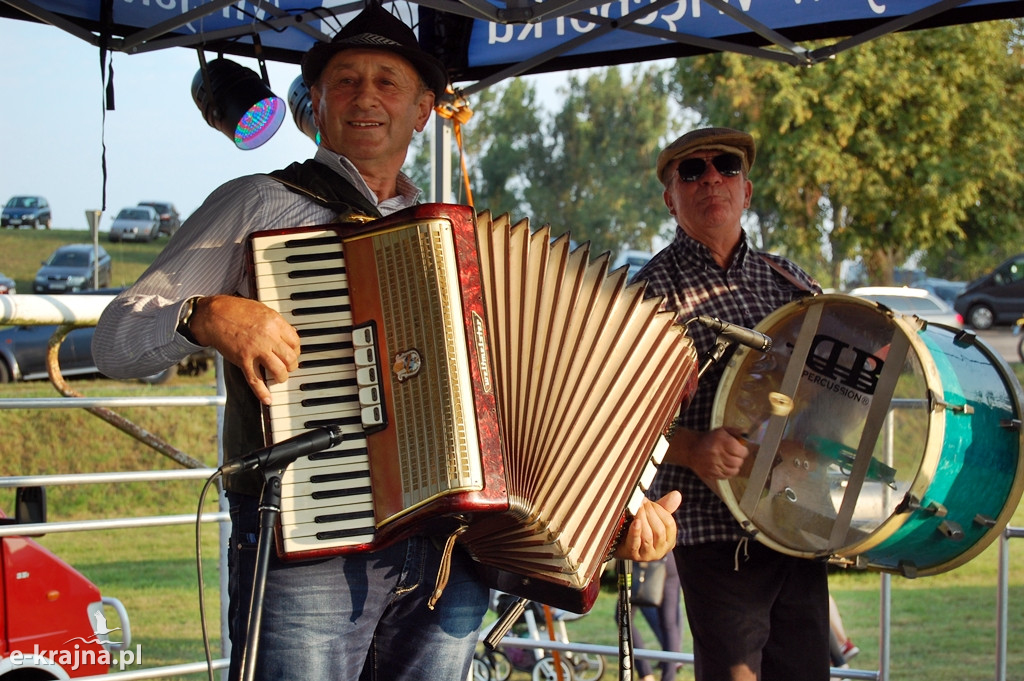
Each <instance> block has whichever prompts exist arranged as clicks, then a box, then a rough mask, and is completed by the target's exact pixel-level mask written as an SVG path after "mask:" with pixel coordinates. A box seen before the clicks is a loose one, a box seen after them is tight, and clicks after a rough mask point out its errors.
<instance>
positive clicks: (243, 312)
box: [189, 295, 300, 405]
mask: <svg viewBox="0 0 1024 681" xmlns="http://www.w3.org/2000/svg"><path fill="white" fill-rule="evenodd" d="M189 330H190V331H192V335H193V336H195V337H196V340H197V341H199V342H200V343H201V344H202V345H206V346H209V347H212V348H214V349H216V350H217V351H218V352H220V354H221V355H223V356H224V359H226V360H227V361H229V362H231V363H232V364H234V365H235V366H237V367H238V368H239V369H241V370H242V373H244V374H245V380H246V381H247V382H248V383H249V387H250V388H252V391H253V392H254V393H255V394H256V397H258V398H259V400H260V402H262V403H264V404H268V405H269V404H270V391H269V390H268V389H267V385H266V383H265V382H264V380H263V375H264V373H265V374H266V376H267V378H268V379H273V380H274V381H277V382H279V383H280V382H282V381H284V380H286V379H287V378H288V373H289V372H291V371H295V369H297V368H298V366H299V350H300V341H299V334H298V333H297V332H296V331H295V329H294V328H293V327H292V326H291V324H289V323H288V322H286V321H285V320H284V317H282V316H281V315H279V314H278V313H277V312H275V311H274V310H271V309H270V308H269V307H267V306H266V305H264V304H263V303H261V302H259V301H257V300H250V299H248V298H240V297H238V296H223V295H222V296H207V297H203V298H200V299H199V300H198V301H196V307H195V311H194V312H193V313H192V318H191V320H190V321H189Z"/></svg>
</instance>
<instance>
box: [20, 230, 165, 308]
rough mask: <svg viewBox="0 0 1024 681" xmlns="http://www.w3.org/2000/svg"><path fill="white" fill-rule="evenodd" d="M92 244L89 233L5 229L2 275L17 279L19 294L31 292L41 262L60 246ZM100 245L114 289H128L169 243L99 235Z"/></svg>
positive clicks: (84, 231) (162, 239)
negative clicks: (108, 260)
mask: <svg viewBox="0 0 1024 681" xmlns="http://www.w3.org/2000/svg"><path fill="white" fill-rule="evenodd" d="M76 243H87V244H89V243H92V235H91V234H90V233H89V231H88V230H73V229H51V230H45V229H39V230H36V229H2V230H0V272H3V273H4V274H6V275H7V276H8V277H11V278H12V279H14V281H15V282H17V285H18V293H31V292H32V280H33V279H34V278H35V274H36V271H37V270H38V269H39V266H40V264H41V263H42V261H44V260H46V259H47V258H48V257H49V256H50V254H51V253H53V252H54V251H55V250H56V249H57V247H58V246H63V245H64V244H76ZM99 243H100V245H101V246H103V248H105V249H106V250H107V252H108V253H110V258H111V261H112V265H111V271H112V279H111V283H110V285H111V286H112V287H115V288H116V287H120V286H127V285H128V284H131V283H132V282H134V281H135V280H136V279H138V278H139V275H140V274H142V272H143V271H145V269H146V267H148V266H149V263H151V262H153V258H155V257H156V254H157V253H159V252H160V250H161V249H163V247H164V245H166V244H167V237H161V238H160V239H158V240H156V241H153V242H150V243H148V244H147V243H134V242H123V241H122V242H118V243H110V242H109V241H107V234H106V233H105V232H103V233H100V235H99Z"/></svg>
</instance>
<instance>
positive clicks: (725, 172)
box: [676, 154, 743, 182]
mask: <svg viewBox="0 0 1024 681" xmlns="http://www.w3.org/2000/svg"><path fill="white" fill-rule="evenodd" d="M711 165H713V166H714V167H715V170H717V171H718V174H719V175H721V176H722V177H736V176H737V175H739V174H740V173H741V172H743V159H742V158H740V157H739V156H737V155H736V154H719V155H718V156H715V157H713V158H712V159H711ZM707 168H708V163H707V161H705V160H704V159H702V158H686V159H683V160H682V161H680V162H679V165H678V166H677V167H676V172H677V173H679V179H680V180H682V181H683V182H696V181H697V180H699V179H700V178H701V176H703V175H704V171H705V170H707Z"/></svg>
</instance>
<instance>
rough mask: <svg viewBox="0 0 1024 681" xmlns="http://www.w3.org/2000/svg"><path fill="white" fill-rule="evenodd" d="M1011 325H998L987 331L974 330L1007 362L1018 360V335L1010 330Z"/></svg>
mask: <svg viewBox="0 0 1024 681" xmlns="http://www.w3.org/2000/svg"><path fill="white" fill-rule="evenodd" d="M1011 328H1012V327H1007V326H1000V327H996V328H994V329H988V330H987V331H975V333H976V334H978V338H981V339H982V340H983V341H985V342H986V343H987V344H988V345H989V347H991V348H992V349H993V350H995V351H996V352H998V353H999V354H1000V355H1002V356H1003V359H1005V360H1006V361H1007V362H1011V363H1013V362H1020V361H1021V360H1020V356H1019V355H1018V354H1017V343H1018V341H1019V340H1020V336H1014V335H1013V333H1012V332H1011V331H1010V329H1011Z"/></svg>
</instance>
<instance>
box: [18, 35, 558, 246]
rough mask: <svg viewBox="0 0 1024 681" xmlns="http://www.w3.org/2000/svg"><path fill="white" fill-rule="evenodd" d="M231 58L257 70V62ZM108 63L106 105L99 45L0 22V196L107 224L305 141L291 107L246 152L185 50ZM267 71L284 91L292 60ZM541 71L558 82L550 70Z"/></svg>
mask: <svg viewBox="0 0 1024 681" xmlns="http://www.w3.org/2000/svg"><path fill="white" fill-rule="evenodd" d="M206 56H207V59H208V60H209V59H212V58H214V57H215V56H216V55H214V54H212V53H208V54H207V55H206ZM230 58H231V59H233V60H234V61H237V62H238V63H240V64H242V65H243V66H246V67H248V68H251V69H253V70H254V71H256V72H259V66H258V63H257V62H256V61H255V60H252V59H245V58H244V57H233V56H232V57H230ZM113 69H114V76H113V84H114V97H115V109H114V110H113V111H104V106H103V102H104V95H103V83H102V80H101V75H100V61H99V49H98V48H96V47H93V46H92V45H90V44H88V43H86V42H85V41H83V40H80V39H79V38H76V37H74V36H72V35H70V34H68V33H66V32H64V31H62V30H60V29H58V28H56V27H54V26H48V25H40V24H33V23H30V22H23V21H14V20H3V21H0V92H2V93H3V101H4V106H3V107H0V201H2V202H4V203H6V201H7V199H8V198H10V197H11V196H15V195H21V194H33V195H41V196H44V197H46V198H47V200H48V201H49V202H50V205H51V206H52V211H53V227H54V228H60V229H83V230H87V229H88V228H89V225H88V222H87V220H86V216H85V214H86V211H88V210H101V209H104V206H105V210H104V212H103V215H102V217H101V219H100V231H101V232H102V231H107V230H108V229H109V228H110V223H111V222H112V221H113V217H114V216H115V215H116V214H117V212H118V211H119V210H120V209H121V208H123V207H125V206H133V205H135V204H137V203H138V202H139V201H170V202H172V203H174V204H175V205H176V206H177V208H178V212H179V213H181V215H182V218H183V219H184V218H185V217H187V216H188V215H189V214H191V213H192V211H194V210H195V209H196V208H198V207H199V205H200V204H201V203H202V202H203V200H204V199H205V198H206V196H207V195H208V194H209V193H210V192H211V191H213V190H214V189H215V188H216V187H217V186H219V185H220V184H222V183H224V182H226V181H227V180H230V179H232V178H234V177H238V176H240V175H246V174H249V173H254V172H268V171H271V170H274V169H276V168H281V167H284V166H286V165H288V164H289V163H291V162H293V161H296V160H304V159H306V158H309V157H311V156H312V155H313V153H314V151H315V147H314V144H313V141H312V140H310V139H309V138H308V137H306V136H305V135H303V134H302V133H301V132H299V130H298V128H297V127H296V126H295V124H294V122H293V121H292V119H291V114H290V113H289V114H288V117H287V119H286V120H285V122H284V123H283V124H282V125H281V128H280V129H279V130H278V131H277V133H276V134H275V135H274V136H273V137H272V138H271V139H270V140H269V141H268V142H266V143H265V144H264V145H263V146H261V147H258V148H256V149H252V150H249V151H242V150H239V149H237V148H236V147H235V145H234V143H233V142H232V141H231V140H229V139H228V138H227V137H225V136H224V135H223V134H222V133H220V132H218V131H217V130H215V129H213V128H211V127H209V126H208V125H207V124H206V121H205V120H203V117H202V115H201V114H200V112H199V109H198V108H197V107H196V105H195V103H194V102H193V101H192V94H191V87H192V79H193V77H194V76H195V73H196V71H198V69H199V60H198V56H197V54H196V51H195V50H194V49H190V48H170V49H165V50H157V51H155V52H150V53H144V54H134V55H127V54H121V53H114V55H113ZM267 71H268V75H269V78H270V86H271V89H272V90H273V91H274V92H275V94H277V95H278V96H279V97H281V98H283V99H287V96H288V88H289V86H290V85H291V83H292V81H293V80H294V79H295V78H296V77H297V76H298V75H299V67H298V65H296V64H280V63H276V62H267ZM540 78H548V80H547V81H546V82H545V85H544V86H545V87H550V88H551V89H552V90H553V89H554V88H555V87H556V85H555V81H556V80H557V77H553V76H549V77H544V76H541V77H540ZM538 87H541V85H538ZM428 129H429V126H428ZM104 147H105V150H106V151H105V157H106V171H107V181H106V188H105V195H104V184H103V164H104Z"/></svg>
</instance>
